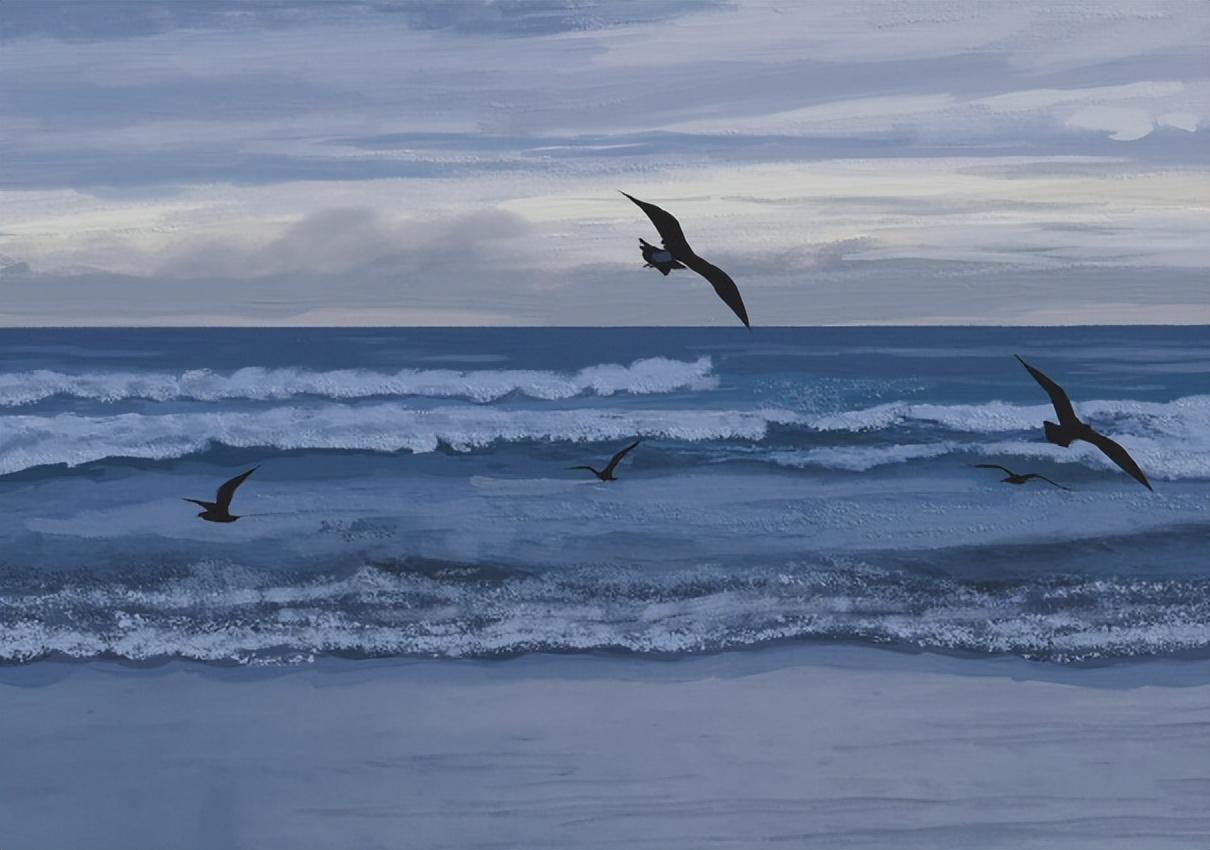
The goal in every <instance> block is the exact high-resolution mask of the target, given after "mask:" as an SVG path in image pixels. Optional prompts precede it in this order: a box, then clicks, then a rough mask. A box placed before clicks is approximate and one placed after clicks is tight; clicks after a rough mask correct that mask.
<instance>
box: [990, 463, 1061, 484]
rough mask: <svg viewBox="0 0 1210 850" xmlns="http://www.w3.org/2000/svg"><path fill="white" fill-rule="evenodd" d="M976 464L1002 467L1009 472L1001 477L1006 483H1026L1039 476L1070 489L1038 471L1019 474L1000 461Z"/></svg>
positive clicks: (1048, 481) (992, 467)
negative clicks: (1001, 464) (1004, 476)
mask: <svg viewBox="0 0 1210 850" xmlns="http://www.w3.org/2000/svg"><path fill="white" fill-rule="evenodd" d="M975 466H976V467H977V468H978V469H1000V470H1003V471H1004V472H1007V473H1008V477H1007V478H1001V479H1000V480H1001V481H1003V482H1004V483H1006V484H1025V483H1027V482H1029V481H1031V480H1033V479H1035V478H1037V479H1039V480H1041V481H1045V482H1046V483H1047V484H1054V486H1056V487H1058V488H1059V489H1060V490H1068V489H1070V488H1068V487H1064V486H1063V485H1062V484H1057V483H1055V482H1054V481H1051V480H1050V479H1049V478H1047V477H1046V476H1045V475H1039V474H1038V473H1036V472H1027V473H1025V474H1024V475H1018V474H1017V473H1015V472H1013V471H1012V470H1011V469H1009V468H1008V467H1007V466H1000V464H998V463H976V464H975Z"/></svg>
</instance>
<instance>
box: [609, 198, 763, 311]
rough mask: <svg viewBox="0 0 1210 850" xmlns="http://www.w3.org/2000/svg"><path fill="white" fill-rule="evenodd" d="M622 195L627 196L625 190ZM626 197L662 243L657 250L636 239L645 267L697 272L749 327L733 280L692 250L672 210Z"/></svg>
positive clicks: (662, 270) (742, 302) (668, 270)
mask: <svg viewBox="0 0 1210 850" xmlns="http://www.w3.org/2000/svg"><path fill="white" fill-rule="evenodd" d="M619 191H620V190H619ZM622 194H623V195H626V193H625V192H622ZM626 197H627V198H630V200H632V201H634V202H635V204H637V205H638V207H639V209H641V210H642V211H643V212H645V213H647V217H648V218H649V219H651V223H652V224H654V225H655V229H656V230H657V231H659V234H660V240H661V241H662V243H663V246H664V248H663V250H660V249H659V248H656V247H655V246H654V245H652V244H650V243H648V242H645V241H644V240H642V239H640V240H639V250H640V251H642V253H643V259H644V260H645V261H646V263H647V265H646V266H644V268H653V269H658V270H659V271H660V273H661V274H664V275H667V274H668V273H669V272H670V271H673V270H674V269H690V270H691V271H695V272H697V273H698V274H700V275H701V276H702V277H704V278H705V279H706V280H707V281H709V282H710V285H711V286H713V287H714V291H715V292H716V293H718V297H719V298H721V299H723V303H724V304H726V305H727V306H728V307H730V308H731V311H732V312H733V313H735V315H737V316H739V320H740V321H741V322H743V323H744V327H749V328H750V327H752V325H751V324H749V323H748V311H747V309H745V307H744V299H743V298H741V297H740V294H739V289H738V288H737V287H736V285H735V281H733V280H732V279H731V276H730V275H728V274H727V273H726V272H725V271H723V270H722V269H720V268H719V267H718V266H716V265H713V264H711V263H708V262H706V261H705V260H703V259H702V258H701V257H699V256H698V255H697V254H695V253H694V252H693V249H692V248H690V247H689V242H688V241H687V240H686V239H685V233H684V231H683V230H681V223H680V222H679V221H677V220H676V218H674V217H673V215H672V213H670V212H668V211H667V210H663V209H660V208H659V207H657V206H656V205H655V204H649V203H647V202H646V201H640V200H639V199H638V198H636V197H634V196H633V195H626Z"/></svg>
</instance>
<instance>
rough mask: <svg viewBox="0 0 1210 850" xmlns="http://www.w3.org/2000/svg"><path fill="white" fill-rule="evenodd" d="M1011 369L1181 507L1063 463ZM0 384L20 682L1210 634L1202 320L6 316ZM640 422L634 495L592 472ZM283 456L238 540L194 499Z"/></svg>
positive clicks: (6, 535)
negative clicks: (55, 663)
mask: <svg viewBox="0 0 1210 850" xmlns="http://www.w3.org/2000/svg"><path fill="white" fill-rule="evenodd" d="M1013 354H1020V355H1021V356H1022V357H1024V358H1025V359H1027V360H1029V361H1030V362H1031V363H1033V364H1034V365H1036V366H1038V367H1039V368H1042V369H1043V370H1044V371H1046V372H1047V373H1048V374H1050V375H1051V376H1052V377H1054V378H1055V379H1056V380H1059V381H1060V382H1061V383H1062V384H1063V385H1064V386H1065V387H1066V388H1067V390H1068V392H1069V393H1070V395H1071V396H1072V398H1073V400H1074V401H1075V402H1076V408H1077V411H1078V412H1079V413H1080V414H1081V415H1082V416H1083V417H1084V418H1085V419H1087V420H1088V421H1090V422H1091V423H1092V424H1093V425H1094V426H1096V427H1098V428H1099V429H1101V430H1104V431H1105V432H1106V433H1109V434H1111V435H1112V436H1114V437H1115V439H1117V440H1118V441H1119V442H1121V443H1122V444H1123V445H1124V446H1126V447H1127V449H1128V450H1129V451H1130V452H1131V453H1132V454H1133V455H1134V457H1135V458H1136V459H1137V460H1138V462H1139V464H1140V466H1142V468H1143V469H1144V470H1145V471H1146V473H1147V474H1148V476H1149V477H1150V478H1151V480H1152V483H1153V484H1154V485H1155V492H1154V493H1151V492H1148V491H1147V490H1145V489H1144V488H1143V487H1141V486H1140V485H1138V484H1137V483H1135V482H1134V481H1133V480H1131V479H1130V478H1128V477H1127V476H1126V475H1124V474H1123V473H1122V472H1121V471H1120V470H1118V469H1117V468H1116V467H1115V466H1113V464H1112V463H1110V462H1109V461H1108V460H1106V459H1105V458H1104V457H1103V456H1102V455H1100V454H1099V453H1098V452H1097V451H1096V449H1095V448H1093V447H1091V446H1087V445H1084V444H1076V445H1075V446H1073V447H1072V448H1070V449H1063V448H1060V447H1058V446H1053V445H1050V444H1048V443H1045V442H1044V441H1043V440H1042V433H1041V422H1042V420H1043V419H1044V418H1046V417H1048V416H1052V413H1051V411H1050V408H1049V406H1048V403H1047V401H1046V398H1045V396H1044V395H1043V393H1042V391H1041V390H1040V388H1039V387H1038V386H1037V385H1036V384H1035V383H1034V382H1033V380H1032V379H1031V378H1030V377H1029V375H1028V374H1027V373H1026V372H1025V371H1024V370H1023V369H1022V368H1021V367H1020V365H1019V364H1018V363H1017V362H1016V360H1014V359H1013V356H1012V355H1013ZM0 363H2V364H3V372H0V476H2V477H0V488H2V492H3V497H4V499H5V503H6V509H5V511H4V513H3V515H2V516H0V567H2V572H0V659H4V660H8V661H31V660H36V659H39V658H46V657H57V656H62V655H69V656H73V657H95V656H115V655H116V656H120V657H124V658H131V659H148V658H157V657H164V656H184V657H189V658H200V659H207V660H238V661H255V662H265V663H275V662H283V661H294V660H299V659H306V658H309V657H313V656H314V655H315V654H317V653H340V654H354V655H367V654H369V655H384V654H386V655H389V654H423V655H429V654H433V655H450V656H462V655H493V654H509V653H516V652H525V651H531V650H560V651H603V650H604V651H626V652H640V653H659V654H661V655H664V654H675V653H683V652H698V651H709V650H714V649H720V648H726V647H739V646H755V645H760V644H763V643H769V642H773V641H784V640H808V639H809V640H844V641H859V642H873V643H888V644H894V645H901V646H910V647H922V648H932V649H945V650H955V651H961V652H966V653H975V654H1002V653H1011V654H1018V655H1023V656H1026V657H1030V658H1043V659H1050V660H1055V661H1082V660H1089V659H1114V658H1138V657H1151V656H1162V655H1167V654H1172V653H1188V652H1194V653H1204V652H1205V651H1206V650H1207V648H1208V647H1210V634H1208V630H1207V622H1208V620H1210V616H1208V615H1210V577H1208V576H1207V563H1208V560H1207V556H1208V555H1210V543H1208V541H1210V536H1208V532H1210V328H1206V327H1189V328H1170V327H1169V328H1147V327H1143V328H1049V329H1040V328H1028V329H1027V328H940V329H939V328H828V329H790V328H785V329H756V330H754V331H752V332H750V333H749V332H747V331H745V330H744V329H741V328H735V329H731V328H726V329H692V328H678V329H660V328H646V329H459V330H450V329H425V330H412V329H361V330H348V329H339V330H338V329H315V330H232V329H214V330H202V329H197V330H193V329H180V330H116V329H115V330H20V331H18V330H3V331H0ZM636 436H641V437H642V438H643V442H642V444H641V445H640V446H639V448H638V449H637V450H635V452H633V454H632V455H631V456H630V457H628V458H627V459H626V460H625V461H624V462H623V464H622V465H621V466H620V468H619V471H618V477H619V480H618V481H616V482H613V483H610V484H602V483H599V482H596V481H595V480H594V479H592V477H591V476H586V474H585V473H581V472H576V471H571V470H568V469H567V467H569V466H573V465H577V464H583V463H593V464H598V465H600V464H603V463H604V462H605V461H606V460H607V459H608V457H609V456H610V454H612V452H614V451H616V450H617V449H618V448H620V447H621V446H622V445H625V444H626V442H627V441H629V440H631V439H632V438H633V437H636ZM988 462H990V463H1000V464H1004V465H1005V466H1008V467H1011V468H1013V469H1017V470H1018V471H1034V472H1040V473H1042V474H1044V475H1046V476H1048V477H1050V478H1052V479H1054V480H1055V481H1057V482H1059V483H1061V484H1063V485H1064V486H1066V487H1068V488H1070V489H1069V490H1060V489H1057V488H1054V487H1051V486H1049V485H1048V484H1045V483H1043V482H1036V481H1035V482H1033V483H1031V484H1029V485H1026V486H1022V487H1015V486H1011V485H1007V484H1001V483H1000V482H999V478H1000V477H1002V476H1000V475H998V474H997V473H996V472H995V471H993V470H986V469H975V468H973V467H972V465H973V464H975V463H988ZM255 465H259V466H260V468H259V469H258V470H257V472H256V473H255V474H254V475H253V476H252V477H251V478H250V479H249V480H248V482H247V483H246V484H245V486H244V487H243V488H242V489H241V490H240V491H239V493H238V495H237V497H236V500H235V503H234V504H233V510H234V511H235V512H236V513H242V514H245V515H246V518H245V519H242V520H241V521H239V522H238V523H235V524H231V525H215V524H210V523H205V522H202V521H200V520H198V519H197V518H196V517H195V513H196V511H197V508H196V507H195V506H193V505H190V504H189V503H187V502H184V501H181V497H184V496H189V497H194V498H203V499H204V498H209V497H210V495H211V494H212V493H213V491H214V489H215V487H216V486H217V484H219V483H220V482H222V481H223V480H225V479H226V478H229V477H231V476H232V475H234V474H236V473H238V472H241V471H243V470H244V469H247V468H249V467H251V466H255Z"/></svg>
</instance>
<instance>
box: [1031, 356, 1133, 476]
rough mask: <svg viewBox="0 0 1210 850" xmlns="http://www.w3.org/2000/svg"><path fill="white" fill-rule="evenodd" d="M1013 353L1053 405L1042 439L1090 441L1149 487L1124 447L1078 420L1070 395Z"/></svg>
mask: <svg viewBox="0 0 1210 850" xmlns="http://www.w3.org/2000/svg"><path fill="white" fill-rule="evenodd" d="M1013 356H1014V357H1016V358H1017V360H1020V362H1021V365H1022V366H1024V367H1025V368H1026V370H1027V371H1028V372H1029V374H1031V375H1033V376H1034V380H1035V381H1037V382H1038V384H1040V385H1041V387H1042V389H1044V390H1046V394H1047V395H1048V396H1050V403H1051V404H1052V405H1054V408H1055V414H1056V415H1057V416H1058V417H1059V422H1058V424H1055V423H1054V422H1050V421H1046V422H1043V423H1042V427H1043V428H1044V429H1045V430H1046V439H1047V441H1048V442H1051V443H1054V444H1055V445H1056V446H1062V447H1063V448H1067V447H1068V446H1070V445H1071V444H1072V443H1074V442H1075V441H1076V440H1083V441H1084V442H1086V443H1092V444H1093V445H1094V446H1096V447H1097V448H1098V449H1100V450H1101V451H1102V452H1104V453H1105V456H1106V457H1108V458H1109V459H1110V460H1111V461H1113V462H1114V463H1116V464H1117V465H1118V466H1120V467H1121V468H1122V470H1123V471H1124V472H1125V473H1126V474H1127V475H1129V476H1130V477H1131V478H1133V479H1134V480H1135V481H1137V482H1139V483H1140V484H1142V485H1143V486H1144V487H1146V488H1147V489H1148V490H1150V489H1152V488H1151V484H1150V483H1149V482H1148V481H1147V476H1146V475H1144V474H1143V470H1141V469H1139V465H1138V464H1137V463H1135V462H1134V458H1132V457H1131V456H1130V454H1129V453H1128V452H1127V451H1126V450H1125V449H1124V448H1122V447H1121V446H1120V445H1118V444H1117V443H1115V442H1114V441H1113V440H1111V439H1109V438H1108V437H1106V436H1105V435H1104V434H1098V433H1097V432H1096V431H1094V430H1093V429H1092V426H1091V425H1089V424H1088V423H1086V422H1082V421H1081V420H1080V418H1079V417H1077V416H1076V412H1075V410H1074V409H1073V408H1072V406H1071V399H1069V398H1068V397H1067V393H1065V392H1064V391H1063V388H1062V387H1060V386H1059V385H1058V384H1056V383H1055V382H1054V381H1052V380H1051V379H1050V378H1048V377H1046V376H1045V375H1043V374H1042V373H1041V372H1039V371H1038V370H1037V369H1035V368H1034V367H1033V366H1030V365H1029V364H1028V363H1026V362H1025V361H1024V360H1021V357H1020V355H1016V354H1014V355H1013Z"/></svg>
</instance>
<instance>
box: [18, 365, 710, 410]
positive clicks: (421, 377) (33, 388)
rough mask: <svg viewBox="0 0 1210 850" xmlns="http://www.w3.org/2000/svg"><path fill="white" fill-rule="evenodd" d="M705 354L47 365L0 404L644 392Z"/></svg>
mask: <svg viewBox="0 0 1210 850" xmlns="http://www.w3.org/2000/svg"><path fill="white" fill-rule="evenodd" d="M711 368H712V366H711V361H710V358H709V357H700V358H698V359H697V360H695V361H692V362H690V361H684V360H669V359H667V358H664V357H650V358H646V359H642V360H636V361H634V362H633V363H631V364H630V365H629V366H623V365H621V364H616V363H603V364H599V365H596V366H589V367H587V368H585V369H581V370H580V371H578V372H575V373H561V372H546V371H532V370H517V369H514V370H496V369H484V370H475V371H468V372H460V371H456V370H452V369H423V370H420V369H401V370H399V371H398V372H393V373H385V372H375V371H371V370H366V369H337V370H333V371H326V372H313V371H309V370H306V369H264V368H261V367H259V366H249V367H246V368H244V369H239V370H237V371H235V372H232V373H231V374H229V375H223V374H218V373H215V372H211V371H210V370H208V369H194V370H189V371H186V372H181V373H171V372H88V373H83V374H78V375H73V374H67V373H63V372H54V371H47V370H36V371H32V372H10V373H0V405H2V406H5V407H18V406H21V405H27V404H33V403H35V402H38V401H42V400H43V399H47V398H51V397H53V396H68V397H72V398H85V399H93V400H95V401H103V402H117V401H123V400H125V399H148V400H151V401H174V400H178V399H192V400H196V401H221V400H224V399H248V400H279V399H289V398H294V397H297V396H321V397H325V398H333V399H355V398H375V397H406V396H424V397H429V398H464V399H468V400H470V401H475V402H491V401H495V400H497V399H500V398H503V397H504V396H507V395H509V394H511V393H520V394H522V395H526V396H529V397H531V398H537V399H543V400H558V399H565V398H572V397H574V396H578V395H584V394H587V393H593V394H595V395H599V396H610V395H614V394H616V393H629V394H632V395H650V394H654V393H668V392H674V391H677V390H708V389H713V388H714V387H715V386H717V384H718V379H717V378H716V377H714V376H713V375H712V374H711Z"/></svg>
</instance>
